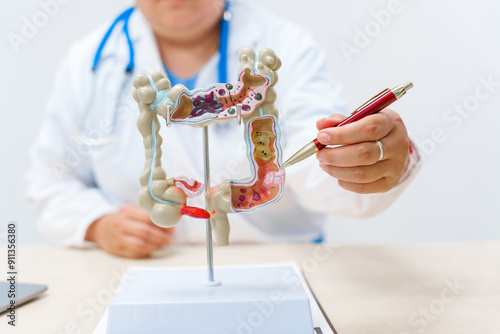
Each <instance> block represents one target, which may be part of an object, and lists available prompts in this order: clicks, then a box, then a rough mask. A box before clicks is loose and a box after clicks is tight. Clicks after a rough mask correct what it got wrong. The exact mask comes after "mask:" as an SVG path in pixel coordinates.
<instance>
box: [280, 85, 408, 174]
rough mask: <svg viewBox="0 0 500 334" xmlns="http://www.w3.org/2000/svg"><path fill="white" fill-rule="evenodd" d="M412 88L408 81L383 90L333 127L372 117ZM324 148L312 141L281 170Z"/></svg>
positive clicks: (316, 140) (286, 162)
mask: <svg viewBox="0 0 500 334" xmlns="http://www.w3.org/2000/svg"><path fill="white" fill-rule="evenodd" d="M412 87H413V84H412V83H411V82H410V81H408V82H407V83H405V84H402V85H399V86H396V87H394V88H393V89H388V88H387V89H384V90H383V91H382V92H380V93H379V94H377V95H375V96H374V97H372V98H371V99H370V100H368V101H367V102H365V103H364V104H363V105H362V106H361V107H359V108H358V109H356V110H354V112H353V113H352V114H351V116H349V117H347V118H346V119H345V120H343V121H342V122H340V123H339V124H337V125H336V126H335V127H338V126H343V125H346V124H349V123H352V122H356V121H359V120H360V119H362V118H365V117H366V116H368V115H373V114H375V113H377V112H379V111H380V110H382V109H384V108H385V107H387V106H389V105H390V104H391V103H393V102H394V101H396V100H398V99H399V98H400V97H401V96H403V95H405V93H406V92H407V91H408V90H409V89H410V88H412ZM325 147H326V145H323V144H321V143H320V142H319V141H318V139H314V140H313V141H311V142H310V143H308V144H307V145H306V146H304V147H302V148H301V149H300V150H298V151H297V153H295V154H294V155H292V157H291V158H290V159H288V160H287V161H285V163H284V164H283V165H281V168H286V167H289V166H291V165H294V164H296V163H297V162H299V161H302V160H304V159H305V158H308V157H310V156H311V155H313V154H315V153H316V152H318V151H319V150H322V149H324V148H325Z"/></svg>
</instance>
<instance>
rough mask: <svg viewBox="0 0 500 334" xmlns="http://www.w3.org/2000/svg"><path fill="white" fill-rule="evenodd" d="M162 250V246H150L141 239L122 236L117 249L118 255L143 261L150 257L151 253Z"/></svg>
mask: <svg viewBox="0 0 500 334" xmlns="http://www.w3.org/2000/svg"><path fill="white" fill-rule="evenodd" d="M160 248H161V246H158V245H152V244H149V243H147V242H146V241H145V240H143V239H141V238H139V237H136V236H132V235H122V237H121V240H120V245H119V246H118V247H117V252H118V254H117V255H121V256H126V257H129V258H133V259H142V258H145V257H148V256H149V255H150V254H151V253H153V252H154V251H157V250H159V249H160Z"/></svg>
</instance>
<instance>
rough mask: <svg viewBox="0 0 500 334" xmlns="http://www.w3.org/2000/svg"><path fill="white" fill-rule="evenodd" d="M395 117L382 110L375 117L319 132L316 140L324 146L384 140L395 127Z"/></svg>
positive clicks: (396, 116)
mask: <svg viewBox="0 0 500 334" xmlns="http://www.w3.org/2000/svg"><path fill="white" fill-rule="evenodd" d="M398 117H399V115H397V114H396V113H395V112H394V111H392V110H389V109H384V110H383V111H381V112H379V113H378V114H375V115H370V116H367V117H365V118H363V119H360V120H359V121H356V122H353V123H350V124H346V125H343V126H340V127H334V128H333V127H330V128H325V129H322V130H320V131H319V133H318V137H317V138H318V140H319V142H320V143H321V144H324V145H350V144H357V143H362V142H367V141H375V140H378V139H380V138H384V137H385V136H387V135H388V134H389V132H391V131H392V130H393V129H394V127H395V119H397V118H398Z"/></svg>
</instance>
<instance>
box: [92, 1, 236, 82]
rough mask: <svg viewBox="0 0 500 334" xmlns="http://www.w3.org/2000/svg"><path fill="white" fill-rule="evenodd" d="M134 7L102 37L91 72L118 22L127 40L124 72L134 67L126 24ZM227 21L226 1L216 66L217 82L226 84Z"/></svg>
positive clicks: (229, 13) (132, 48) (119, 18)
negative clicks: (127, 54) (217, 71)
mask: <svg viewBox="0 0 500 334" xmlns="http://www.w3.org/2000/svg"><path fill="white" fill-rule="evenodd" d="M134 10H135V7H132V8H129V9H127V10H126V11H124V12H123V13H121V14H120V15H119V16H118V17H117V18H116V19H115V21H114V22H113V23H112V24H111V26H110V27H109V29H108V31H107V32H106V34H105V35H104V37H103V39H102V41H101V43H100V44H99V47H98V48H97V51H96V53H95V56H94V62H93V65H92V70H93V71H95V70H96V69H97V65H98V64H99V60H100V59H101V53H102V50H103V49H104V46H105V45H106V42H107V41H108V39H109V36H111V33H112V32H113V30H114V29H115V27H116V25H117V24H118V23H120V22H122V21H123V27H122V30H123V33H124V34H125V37H126V38H127V44H128V49H129V62H128V64H127V67H126V69H125V70H126V72H128V73H131V72H132V71H133V69H134V67H135V64H134V45H133V44H132V40H131V39H130V34H129V29H128V23H129V20H130V16H131V15H132V13H133V12H134ZM229 20H231V12H230V11H229V1H226V3H225V7H224V15H223V17H222V20H221V27H220V37H219V65H218V70H219V82H221V83H223V82H227V43H228V37H229Z"/></svg>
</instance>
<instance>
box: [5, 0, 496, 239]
mask: <svg viewBox="0 0 500 334" xmlns="http://www.w3.org/2000/svg"><path fill="white" fill-rule="evenodd" d="M1 1H2V2H1V7H0V50H1V53H0V68H1V72H0V73H1V77H0V78H1V79H0V92H1V93H0V94H1V95H0V97H1V101H2V103H1V105H2V110H1V115H2V119H1V121H0V149H1V150H0V152H1V162H0V222H1V223H2V225H3V224H4V223H5V222H7V221H17V222H18V223H19V224H20V231H19V233H20V238H21V242H25V243H40V242H44V241H43V238H42V237H41V236H40V235H39V233H38V232H37V230H36V225H35V219H36V217H35V214H34V212H33V210H32V209H31V207H30V206H29V205H28V204H27V203H26V201H25V198H24V175H25V173H26V171H27V169H28V150H29V146H30V144H31V142H32V141H33V140H34V138H35V136H36V132H37V129H38V125H39V124H40V121H41V119H42V116H43V108H44V104H45V102H46V97H47V94H48V93H49V90H50V86H51V83H52V78H53V73H54V70H55V68H56V66H57V64H58V62H59V61H60V60H61V58H62V56H63V55H64V53H65V52H66V50H67V49H68V47H69V45H70V44H71V43H72V42H73V41H75V40H77V39H79V38H80V37H82V36H83V35H84V34H85V33H86V32H88V31H90V30H91V29H92V28H93V27H94V26H96V25H97V24H101V23H103V22H106V21H107V20H109V19H110V18H112V17H114V16H116V14H117V13H119V12H120V11H121V10H122V9H123V8H125V6H126V5H127V4H128V1H124V0H107V1H103V0H86V1H83V0H65V1H62V0H60V2H61V3H62V2H64V4H61V5H60V6H59V9H58V10H57V12H56V13H55V15H54V16H53V17H51V18H50V19H49V20H48V22H47V23H46V24H45V25H44V26H41V27H40V28H39V31H38V33H37V34H36V35H35V36H34V37H33V38H31V39H29V40H28V42H27V43H26V44H23V45H20V46H19V49H18V50H17V52H16V51H15V50H14V48H13V47H12V45H11V44H10V42H9V40H8V34H9V33H16V34H21V28H22V26H23V24H24V23H23V19H24V18H26V19H27V20H29V21H33V16H34V15H37V13H39V12H40V11H41V10H42V8H41V5H40V2H39V1H33V0H23V1H6V0H1ZM47 1H53V0H41V2H47ZM254 1H255V2H258V3H261V4H262V5H264V6H267V7H269V8H270V9H271V10H273V11H275V12H279V13H280V14H281V15H282V16H284V17H287V18H289V19H290V20H292V21H294V22H296V23H298V24H300V25H302V26H305V27H307V28H308V29H309V30H310V31H311V32H312V33H313V35H314V36H315V37H316V38H317V39H318V40H319V41H320V42H321V43H322V44H323V45H324V47H325V48H326V49H327V52H328V56H329V61H330V64H331V67H332V70H333V71H334V73H335V76H336V78H337V79H338V81H339V82H341V83H342V85H343V87H344V95H345V97H346V99H347V101H348V106H349V109H350V110H353V109H355V108H356V107H357V106H358V105H359V104H360V103H362V102H364V100H366V99H367V98H369V97H370V96H371V95H373V94H375V93H378V91H380V90H382V89H383V88H391V87H393V86H395V85H397V84H399V83H403V82H405V81H408V80H412V81H413V83H414V84H415V88H414V89H413V90H411V91H410V93H408V94H407V95H406V96H405V97H404V98H403V99H402V100H400V101H398V102H397V103H396V104H394V105H393V108H394V109H396V110H397V111H398V112H399V113H400V114H401V115H402V116H403V118H404V120H405V122H406V124H407V127H408V129H409V131H410V132H411V134H412V135H413V138H414V139H415V140H416V141H417V142H418V143H420V144H421V145H422V144H423V143H427V144H426V145H425V146H424V147H423V150H422V153H423V156H424V158H425V166H424V168H423V169H422V170H421V172H420V174H419V175H418V176H417V178H416V179H415V180H414V182H413V183H412V184H411V185H410V186H409V187H408V188H407V190H406V192H405V193H404V194H403V195H402V196H401V197H400V198H399V199H398V200H397V201H396V202H395V203H394V204H393V205H392V206H391V207H390V208H389V209H388V210H386V211H385V212H384V213H383V214H381V215H379V216H377V217H375V218H372V219H366V220H351V219H345V218H338V217H332V219H331V224H330V228H329V231H330V233H329V236H328V238H329V240H333V241H338V242H346V243H349V242H368V243H380V242H396V243H398V242H433V241H475V240H496V241H498V240H500V214H499V213H500V209H499V207H500V189H499V188H500V187H499V186H500V168H499V167H500V148H499V139H500V135H499V132H500V129H499V128H500V116H499V106H500V87H494V89H495V91H494V92H493V93H492V94H491V95H490V96H489V97H488V98H483V99H481V100H477V99H475V98H474V94H475V90H476V88H477V87H478V86H480V85H481V81H480V79H479V78H480V77H483V78H485V79H487V78H488V77H492V78H493V81H495V82H499V86H500V69H499V66H498V64H499V63H500V50H499V46H498V45H499V37H498V36H499V25H498V24H497V23H495V22H496V21H499V20H498V18H499V17H500V11H499V10H498V7H497V6H496V5H495V4H494V2H493V1H466V0H460V1H452V0H441V1H435V0H421V1H416V0H401V1H399V6H397V9H398V10H397V13H395V14H391V15H390V17H389V18H388V17H386V18H385V19H386V22H385V23H384V25H385V26H383V25H381V24H380V23H377V21H376V20H375V16H377V15H374V14H373V13H380V11H381V10H385V11H386V10H387V9H388V8H389V7H390V3H391V2H390V1H387V0H376V1H374V0H362V1H332V0H307V1H306V0H300V1H290V0H266V1H264V0H254ZM359 30H361V31H366V30H367V32H368V34H369V35H371V36H368V38H369V41H368V42H367V41H366V40H365V44H366V45H360V44H359V43H358V46H361V47H359V48H358V53H356V54H353V55H352V57H346V56H345V54H344V53H343V52H342V51H341V45H342V43H345V44H350V45H352V46H354V47H356V44H355V38H356V35H359V33H358V31H359ZM270 33H272V32H270ZM358 42H359V41H358ZM345 44H344V45H345ZM96 47H97V46H96ZM348 58H349V59H348ZM481 89H482V90H481V92H483V93H484V92H487V91H486V90H485V88H481ZM474 101H476V102H477V101H478V102H479V103H478V105H475V106H474V105H472V103H473V102H474ZM464 103H465V104H467V103H469V104H468V105H467V107H468V108H469V109H470V112H468V114H467V115H464V116H460V120H461V121H462V122H461V123H460V124H459V125H458V123H455V121H454V122H449V121H448V122H447V121H446V120H445V119H444V118H443V117H444V115H445V114H446V113H447V110H449V109H450V108H453V107H454V105H463V104H464ZM455 115H458V114H455ZM436 131H437V132H440V133H441V134H440V135H439V139H440V140H439V141H440V142H439V143H435V144H434V147H432V145H431V144H429V143H430V140H432V134H433V132H436Z"/></svg>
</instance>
